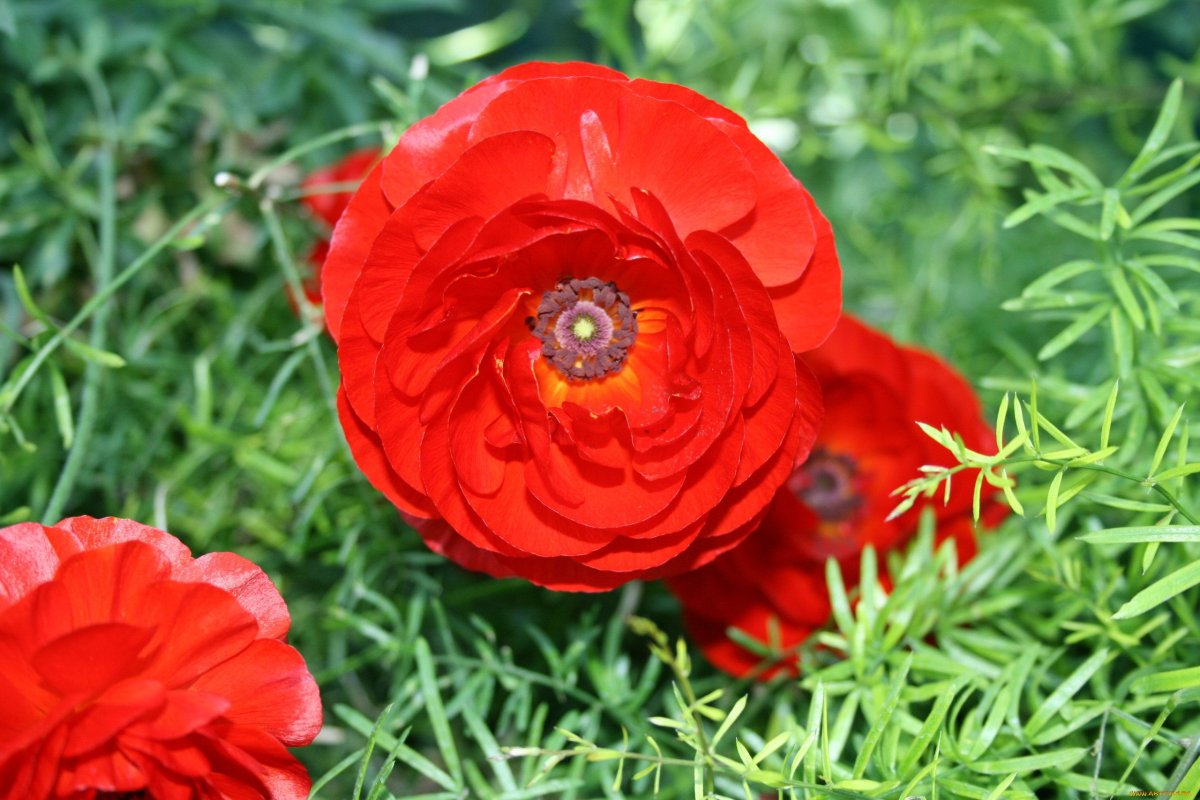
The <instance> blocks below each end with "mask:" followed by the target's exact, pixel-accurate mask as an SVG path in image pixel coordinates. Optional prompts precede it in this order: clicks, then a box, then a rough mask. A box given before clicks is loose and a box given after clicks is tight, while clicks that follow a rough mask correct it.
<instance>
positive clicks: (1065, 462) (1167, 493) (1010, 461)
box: [908, 455, 1200, 525]
mask: <svg viewBox="0 0 1200 800" xmlns="http://www.w3.org/2000/svg"><path fill="white" fill-rule="evenodd" d="M1072 460H1073V459H1062V458H1044V457H1042V456H1038V455H1032V456H1021V457H1020V458H1003V459H1000V460H999V461H990V462H987V463H978V464H955V465H954V466H953V467H950V468H948V469H946V470H943V471H942V472H940V473H933V474H935V475H937V476H938V480H937V482H938V483H941V481H942V480H944V478H945V476H946V475H957V474H958V473H960V472H963V471H964V470H968V469H985V468H988V467H1009V466H1013V465H1015V464H1033V463H1038V464H1051V465H1053V466H1056V467H1065V468H1067V469H1084V470H1088V471H1090V472H1101V473H1104V474H1105V475H1112V476H1113V477H1115V478H1122V479H1124V480H1127V481H1130V482H1131V483H1138V484H1141V485H1142V486H1145V487H1147V488H1149V489H1153V490H1154V491H1155V492H1157V493H1158V495H1159V496H1160V497H1162V499H1163V500H1165V501H1166V502H1167V503H1168V504H1170V505H1171V507H1172V508H1174V509H1175V510H1176V511H1178V512H1179V513H1180V514H1181V515H1182V516H1183V517H1184V518H1185V519H1186V520H1187V521H1188V522H1190V523H1192V524H1193V525H1200V517H1197V516H1196V515H1195V514H1193V513H1192V512H1191V511H1190V510H1189V509H1188V508H1187V506H1185V505H1183V503H1181V502H1180V501H1179V499H1178V498H1176V497H1175V495H1174V494H1172V493H1171V490H1169V489H1167V488H1166V487H1165V486H1163V485H1161V484H1158V483H1148V482H1147V481H1146V479H1145V478H1139V477H1137V476H1136V475H1131V474H1130V473H1128V472H1123V471H1122V470H1119V469H1114V468H1113V467H1106V466H1104V465H1103V464H1072V463H1071V461H1072ZM929 480H930V476H926V477H925V478H922V479H920V482H921V483H926V482H928V481H929ZM912 485H914V484H908V486H912Z"/></svg>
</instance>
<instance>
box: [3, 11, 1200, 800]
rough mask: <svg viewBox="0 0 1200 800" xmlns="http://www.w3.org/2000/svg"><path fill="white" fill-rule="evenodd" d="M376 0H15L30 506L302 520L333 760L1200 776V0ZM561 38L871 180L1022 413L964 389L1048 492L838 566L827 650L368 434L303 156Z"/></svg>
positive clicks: (450, 772) (583, 789) (518, 766)
mask: <svg viewBox="0 0 1200 800" xmlns="http://www.w3.org/2000/svg"><path fill="white" fill-rule="evenodd" d="M352 5H353V8H352V9H349V10H347V9H342V8H338V7H336V6H334V5H333V4H331V3H329V4H327V3H317V2H313V3H308V4H303V5H302V4H299V3H293V2H284V0H274V1H273V0H254V1H252V2H246V3H240V2H239V3H234V2H221V0H205V2H199V3H176V2H169V1H168V0H159V1H158V2H152V3H132V2H129V3H124V2H115V3H114V2H104V3H102V2H99V0H91V1H89V0H71V1H70V2H67V0H43V1H42V2H35V0H0V96H2V97H3V98H4V99H5V102H4V103H3V104H0V264H3V265H4V270H3V272H0V321H2V323H3V327H2V328H0V333H2V334H3V335H0V429H2V430H3V433H2V434H0V521H3V522H5V523H7V522H13V521H17V520H24V519H43V520H47V521H53V520H55V519H57V518H58V517H60V516H62V515H66V514H76V513H89V514H93V515H106V514H113V515H118V516H126V517H133V518H136V519H139V520H141V521H144V522H146V523H149V524H154V525H157V526H159V527H163V528H166V529H168V530H170V531H172V532H174V533H175V534H177V535H179V536H180V537H181V538H183V539H184V541H185V542H187V543H188V544H189V546H191V547H192V548H193V549H194V550H196V551H209V550H222V549H232V550H236V551H237V552H239V553H242V554H244V555H246V556H247V557H249V558H252V559H254V560H256V561H258V562H259V563H261V564H263V565H264V567H265V568H266V569H267V570H268V571H269V572H270V574H271V575H272V577H273V578H274V579H275V580H276V581H277V583H278V584H279V586H280V588H281V590H282V591H283V593H284V595H285V597H286V598H287V600H288V602H289V605H290V607H291V609H292V614H293V620H294V624H293V633H292V641H293V642H294V643H295V644H296V645H297V646H298V647H299V648H300V649H301V651H302V652H303V653H304V654H305V656H306V658H307V659H308V662H309V664H310V667H311V668H312V670H313V672H314V674H316V675H317V677H318V680H319V681H320V683H321V686H322V691H323V696H324V699H325V705H326V729H325V732H324V734H323V735H322V737H321V739H320V740H319V741H318V742H317V743H316V744H314V745H313V746H311V747H309V748H307V749H305V750H303V751H301V753H300V757H301V758H302V759H303V760H304V761H305V762H306V763H307V764H308V765H309V767H310V769H311V771H312V773H313V775H314V777H315V778H317V779H318V790H317V792H316V796H317V797H324V798H328V799H329V800H342V798H347V797H354V798H371V799H372V800H378V799H380V798H389V797H396V798H407V797H414V796H428V797H447V798H449V797H466V796H469V797H481V798H492V797H495V798H509V800H516V798H526V797H550V798H559V797H562V798H595V797H647V796H650V795H652V794H653V793H655V792H658V793H659V794H660V796H662V797H664V798H691V797H703V796H705V795H711V796H718V797H755V796H760V795H763V794H766V795H767V796H775V795H776V794H778V795H779V796H781V797H785V798H790V797H793V796H795V797H808V798H818V797H838V798H857V797H886V798H903V797H907V796H923V797H931V798H932V797H944V798H980V799H982V798H994V797H1001V796H1004V797H1015V798H1020V797H1034V796H1036V797H1079V798H1085V797H1086V798H1092V797H1109V796H1119V795H1122V794H1128V793H1129V792H1131V791H1134V790H1147V791H1171V790H1176V791H1193V792H1194V791H1196V790H1197V788H1198V787H1200V766H1197V764H1200V762H1198V761H1197V753H1198V752H1200V714H1197V703H1198V701H1200V674H1198V673H1197V671H1196V665H1197V664H1198V663H1200V619H1198V615H1197V606H1198V601H1200V590H1198V589H1197V588H1196V585H1197V583H1198V582H1200V573H1197V568H1196V565H1197V563H1200V562H1198V561H1197V559H1198V558H1200V522H1198V521H1197V517H1198V516H1200V500H1198V499H1197V493H1196V490H1195V483H1196V481H1197V480H1200V475H1198V474H1197V473H1200V468H1198V467H1197V462H1200V454H1198V448H1197V446H1196V444H1195V442H1194V441H1193V436H1192V434H1191V432H1190V428H1191V426H1192V423H1197V425H1200V412H1198V411H1197V408H1198V404H1197V402H1196V401H1197V397H1196V395H1197V393H1198V392H1200V377H1198V376H1200V371H1198V370H1197V365H1198V364H1200V323H1198V322H1197V320H1200V292H1198V289H1200V278H1198V277H1197V273H1200V219H1198V218H1197V217H1198V209H1197V206H1198V199H1197V198H1200V193H1198V191H1197V188H1196V187H1197V185H1200V171H1198V167H1200V158H1198V156H1197V154H1198V153H1200V146H1198V145H1197V143H1196V125H1197V120H1198V119H1200V116H1198V109H1200V93H1198V91H1200V90H1198V88H1197V87H1200V56H1198V48H1200V11H1198V10H1197V9H1196V7H1195V5H1194V4H1192V3H1189V2H1186V1H1185V0H1178V1H1177V2H1169V1H1168V0H1095V1H1094V2H1085V0H1047V2H1022V1H1021V0H991V2H979V1H976V0H950V2H934V0H901V2H888V1H887V0H853V2H818V0H768V1H767V2H761V3H739V2H733V0H707V1H705V2H701V0H673V1H672V2H668V1H667V0H637V1H636V2H629V0H626V1H625V2H602V1H601V0H585V1H584V2H580V3H577V4H576V3H567V2H549V0H546V1H545V2H537V1H536V0H530V2H524V3H519V4H517V5H515V6H512V7H511V8H509V7H501V5H500V4H494V5H493V4H467V3H456V2H451V1H450V0H445V1H441V2H439V0H423V1H417V0H397V1H394V2H393V1H391V0H362V2H358V3H354V4H352ZM489 7H491V10H490V11H489V10H488V9H489ZM418 55H422V56H423V57H424V58H425V59H427V63H428V64H429V69H428V71H427V74H426V71H425V70H424V69H422V68H421V64H422V63H426V62H423V61H421V60H420V59H418V61H417V62H416V64H417V68H416V69H414V68H413V64H414V57H416V56H418ZM532 58H551V59H564V58H583V59H589V60H599V61H604V62H607V63H613V64H615V65H617V66H619V67H622V68H624V69H626V70H628V71H630V72H632V73H636V74H638V75H642V76H646V77H651V78H656V79H661V80H670V81H675V82H680V83H685V84H687V85H689V86H692V87H693V88H695V89H697V90H699V91H702V92H704V93H706V94H709V95H710V96H712V97H714V98H715V99H717V100H719V101H721V102H723V103H726V104H727V105H729V106H730V107H732V108H734V109H735V110H737V111H738V112H739V113H742V114H743V115H745V116H746V117H747V118H748V119H749V121H750V123H751V125H752V126H754V127H755V129H756V130H758V131H760V133H761V134H762V135H763V136H764V138H765V139H767V141H768V142H769V143H771V144H772V145H774V146H776V147H777V149H778V150H779V151H780V152H781V154H782V155H783V157H784V158H785V160H786V161H787V163H788V164H789V165H790V166H791V167H792V168H793V170H794V171H795V173H796V174H797V175H798V176H799V177H800V178H801V179H802V180H803V181H804V183H805V185H806V186H807V187H808V188H809V189H810V190H811V191H812V192H813V194H814V196H815V197H816V198H817V200H818V202H819V203H820V204H821V207H822V208H823V209H824V211H825V212H826V214H827V215H828V216H829V217H830V219H831V220H832V222H833V224H834V227H835V231H836V232H837V236H838V242H839V250H840V253H841V257H842V263H843V266H844V269H845V274H846V289H847V305H848V307H849V308H850V309H853V310H854V311H856V312H857V313H859V314H860V315H862V316H864V317H866V318H867V319H869V320H870V321H872V322H874V323H876V324H879V325H881V326H883V327H885V328H886V329H888V330H889V331H891V332H892V333H894V334H896V335H897V336H898V337H900V338H901V339H903V340H906V341H915V342H919V343H921V344H923V345H924V346H927V347H930V348H933V349H935V350H938V351H939V352H942V353H943V354H945V355H947V356H948V357H949V358H951V359H952V360H953V361H954V362H955V363H956V364H957V365H958V366H959V367H960V368H961V369H962V370H963V371H964V372H965V373H966V374H968V375H969V376H970V377H971V378H972V380H973V382H974V383H975V384H976V385H977V386H980V387H982V391H983V396H984V399H985V403H986V405H987V406H988V408H989V409H990V410H989V413H992V414H996V418H997V420H998V422H997V429H998V434H999V435H1000V436H1001V439H1002V440H1003V441H1004V442H1006V443H1008V444H1009V445H1010V450H1009V451H1008V452H1006V453H1005V454H1004V456H1003V457H1002V458H1001V459H996V460H990V461H989V460H987V459H984V458H983V457H981V456H978V454H972V453H969V452H964V451H962V450H961V448H960V447H959V446H958V445H957V444H956V442H955V441H954V439H953V437H952V436H943V435H942V434H941V432H937V431H932V432H931V433H932V434H933V435H935V437H937V438H942V439H943V441H944V443H945V444H946V445H947V446H948V447H949V448H950V449H951V450H952V451H953V452H956V453H957V455H958V457H959V459H960V460H961V461H962V462H963V463H964V464H967V465H976V466H980V465H982V466H986V467H989V468H990V469H991V471H992V473H993V474H994V475H995V476H996V477H995V480H996V481H997V482H999V483H1007V480H1006V478H1005V477H1004V476H1006V475H1007V476H1009V477H1011V478H1013V479H1015V483H1014V484H1013V485H1011V486H1010V487H1009V489H1010V494H1009V497H1010V502H1012V503H1013V504H1014V507H1018V506H1019V507H1020V509H1021V510H1022V511H1023V512H1024V514H1023V515H1021V516H1019V515H1014V516H1013V517H1012V518H1011V519H1010V520H1009V521H1008V522H1007V523H1006V524H1005V525H1004V526H1002V527H1001V528H1000V529H998V530H997V531H995V532H993V533H991V534H989V535H987V536H986V537H985V541H984V543H983V548H982V552H981V554H980V555H979V556H978V557H977V558H976V559H975V560H974V561H972V562H971V563H970V564H968V565H965V566H963V567H959V565H957V564H955V563H954V560H953V557H952V555H951V554H950V553H949V552H947V551H940V552H935V551H934V550H933V548H932V546H931V544H930V542H931V541H932V536H931V535H930V533H931V532H930V531H928V530H926V531H925V533H924V534H923V535H922V536H921V537H920V538H919V539H918V541H917V542H916V544H914V546H913V547H912V548H911V550H910V551H909V552H907V553H905V554H889V555H888V556H887V558H888V559H889V560H890V561H891V562H893V563H891V564H890V574H891V575H893V576H898V577H897V579H896V585H895V587H894V589H893V591H892V593H891V594H890V595H887V596H886V597H885V596H884V594H883V593H882V592H881V591H880V590H879V588H878V587H877V586H875V585H874V584H873V582H872V581H871V580H866V581H864V583H863V585H862V586H860V587H858V588H853V587H852V588H851V589H850V590H849V594H848V595H847V594H844V593H839V591H838V590H837V589H836V588H835V589H834V596H833V600H834V605H835V608H836V609H838V613H837V614H836V619H835V621H834V623H833V624H831V625H830V626H829V627H828V628H827V629H826V630H824V631H822V632H821V633H819V634H818V635H817V637H816V638H815V641H814V642H813V643H812V644H810V645H808V646H805V647H804V648H803V649H802V650H801V658H802V660H803V664H804V671H803V675H802V676H801V678H800V679H799V680H785V679H777V680H776V681H775V682H772V683H770V684H768V685H765V686H762V685H758V684H752V683H750V682H747V681H732V680H730V679H728V678H727V677H724V676H722V675H720V674H718V673H716V672H715V671H714V670H712V669H711V668H710V667H708V666H707V665H705V664H704V663H703V661H702V659H701V657H700V656H699V654H698V653H689V652H688V651H687V649H686V647H678V646H677V642H678V638H679V636H680V635H681V625H680V622H679V616H678V609H677V608H676V606H675V604H674V602H673V601H672V599H671V598H670V597H669V595H667V594H666V592H665V591H664V590H663V589H662V588H661V587H659V586H657V585H631V586H629V587H626V588H625V589H623V590H620V591H618V592H614V593H611V594H609V595H605V596H599V597H592V596H589V597H580V596H555V597H553V598H550V597H548V595H547V594H546V593H545V592H543V591H541V590H538V589H534V588H532V587H529V586H527V585H524V584H522V583H519V582H516V581H493V580H489V579H485V578H483V577H481V576H475V575H470V574H467V573H465V572H463V571H461V570H459V569H457V568H456V567H454V566H453V565H450V564H448V563H446V562H444V561H443V560H442V559H440V558H438V557H436V556H434V555H432V554H431V553H429V552H428V551H427V550H426V549H425V548H424V546H423V545H422V544H421V543H420V541H419V539H418V537H417V536H416V535H415V534H413V533H412V532H410V531H406V530H405V528H404V527H403V525H402V524H401V523H400V521H399V520H398V519H397V518H396V515H395V513H394V511H393V509H392V508H391V506H390V505H389V504H388V503H387V502H386V501H385V500H383V498H382V497H381V496H379V495H378V494H377V493H376V492H374V491H373V490H372V489H371V488H370V487H369V486H368V485H367V484H366V482H365V481H364V480H363V478H362V477H361V475H360V474H359V472H358V470H357V468H356V467H355V466H354V464H353V462H352V461H351V459H350V458H349V456H348V454H347V451H346V448H345V445H344V442H343V440H342V438H341V434H340V431H339V428H338V426H337V423H336V419H335V417H334V415H333V413H332V390H333V387H335V386H336V384H337V380H338V378H337V375H336V359H335V355H334V350H333V347H332V344H331V343H330V342H329V341H328V340H327V338H326V337H325V336H324V335H323V334H322V333H321V330H320V327H319V323H318V322H315V321H312V319H311V318H310V317H305V316H304V315H303V314H302V315H301V316H299V317H298V316H297V315H296V314H295V313H293V311H292V309H291V308H290V307H289V304H288V300H287V293H286V291H285V287H286V286H289V285H290V286H293V287H294V286H295V285H296V284H297V281H298V279H299V275H300V272H299V271H300V270H302V269H304V265H303V263H302V259H303V254H304V253H305V252H306V251H307V248H308V246H309V244H310V243H311V241H312V240H313V238H314V237H315V235H317V229H316V228H315V226H314V225H313V223H312V222H311V221H310V220H308V219H307V218H306V216H305V215H304V213H303V212H302V210H301V209H300V207H299V203H298V202H297V198H298V184H299V180H300V178H301V177H302V175H303V173H304V171H305V170H307V169H309V168H312V167H314V166H316V165H319V164H322V163H326V162H328V161H331V160H333V159H335V158H336V157H337V156H339V155H340V154H342V153H344V152H346V151H347V150H348V149H349V148H351V147H353V146H358V145H363V144H371V143H376V144H378V143H385V142H386V141H388V140H389V139H391V138H394V137H395V136H396V135H398V134H399V132H401V131H402V130H403V129H404V127H405V126H407V125H408V124H411V123H412V122H413V121H414V120H416V119H418V118H420V117H421V116H423V115H425V114H427V113H429V112H430V111H432V110H433V109H434V108H435V107H436V106H437V105H438V104H439V103H440V102H441V101H443V100H445V99H447V98H449V97H451V96H453V95H454V94H455V93H457V92H458V91H460V90H461V89H462V88H464V87H465V86H467V85H469V84H470V83H472V82H473V81H474V80H476V79H478V78H480V77H482V76H483V75H486V74H489V73H491V72H493V71H495V70H496V69H498V68H499V67H501V66H504V65H506V64H509V63H515V62H517V61H521V60H526V59H532ZM233 65H236V70H234V68H233ZM1176 78H1181V79H1182V83H1173V81H1174V80H1175V79H1176ZM221 172H226V173H229V174H230V175H231V176H233V179H232V180H228V179H226V180H223V181H222V182H221V184H222V185H220V186H218V185H217V184H216V183H214V178H215V177H216V176H217V175H218V174H219V173H221ZM18 264H19V265H20V272H18V271H17V270H16V269H15V265H18ZM9 265H13V267H14V268H12V269H9ZM1001 409H1003V412H1002V413H997V412H1000V410H1001ZM985 462H986V463H985ZM913 477H914V479H916V478H918V477H919V476H913ZM943 477H944V476H942V475H938V474H930V475H927V476H925V478H924V482H923V483H915V484H913V485H911V487H910V491H912V492H921V491H940V488H939V485H938V484H939V482H940V480H941V479H942V478H943ZM969 490H970V487H969V486H967V485H965V484H964V485H957V484H956V486H955V491H969ZM899 500H900V498H898V501H899ZM864 558H865V559H866V561H865V563H864V569H863V573H864V575H868V576H869V575H873V574H877V572H878V569H877V567H878V565H877V564H876V562H875V559H876V556H875V555H874V554H873V553H868V554H865V555H864ZM834 578H835V579H834V580H832V581H831V585H832V586H834V587H838V586H840V581H838V580H837V579H836V578H837V576H836V575H835V576H834ZM633 617H636V618H637V620H640V621H633V622H630V621H629V620H630V619H631V618H633ZM649 620H653V622H649ZM631 627H632V629H631ZM762 651H763V652H764V653H767V654H768V657H772V655H773V656H774V657H779V656H782V655H784V654H779V653H775V654H771V650H770V647H769V646H762ZM838 654H844V657H841V656H839V655H838Z"/></svg>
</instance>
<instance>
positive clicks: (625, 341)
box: [529, 277, 638, 380]
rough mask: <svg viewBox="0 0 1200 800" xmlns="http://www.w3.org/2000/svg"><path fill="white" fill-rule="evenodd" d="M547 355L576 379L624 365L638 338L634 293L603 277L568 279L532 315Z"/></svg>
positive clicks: (545, 296) (532, 324)
mask: <svg viewBox="0 0 1200 800" xmlns="http://www.w3.org/2000/svg"><path fill="white" fill-rule="evenodd" d="M529 325H530V329H531V330H532V331H533V335H534V336H536V337H537V338H538V340H540V341H541V343H542V355H543V356H544V357H545V358H546V360H547V361H549V362H550V363H551V364H553V365H554V367H555V369H557V370H558V371H559V372H561V373H562V374H563V375H564V376H566V377H567V378H570V379H572V380H593V379H596V378H603V377H605V376H606V375H611V374H613V373H615V372H617V371H618V370H620V369H621V367H622V365H624V363H625V359H626V358H627V357H628V355H629V348H630V347H632V346H633V343H634V342H635V341H636V340H637V331H638V325H637V313H636V312H634V311H633V309H632V308H630V304H629V295H627V294H625V293H624V292H622V291H619V290H618V289H617V286H616V284H615V283H612V282H606V281H602V280H600V279H599V278H594V277H593V278H582V279H581V278H564V279H563V280H561V281H559V282H558V283H557V284H555V286H554V288H553V289H551V290H550V291H548V292H546V293H545V294H543V295H542V301H541V302H540V303H538V308H537V317H536V318H534V317H531V318H530V319H529Z"/></svg>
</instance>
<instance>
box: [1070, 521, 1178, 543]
mask: <svg viewBox="0 0 1200 800" xmlns="http://www.w3.org/2000/svg"><path fill="white" fill-rule="evenodd" d="M1075 538H1077V539H1079V541H1081V542H1089V543H1091V544H1140V543H1142V542H1200V525H1154V526H1134V527H1128V528H1105V529H1104V530H1102V531H1092V532H1090V533H1085V534H1082V535H1080V536H1077V537H1075Z"/></svg>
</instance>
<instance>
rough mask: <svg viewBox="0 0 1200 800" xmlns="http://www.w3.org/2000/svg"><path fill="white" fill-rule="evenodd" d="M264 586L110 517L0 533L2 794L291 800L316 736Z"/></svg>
mask: <svg viewBox="0 0 1200 800" xmlns="http://www.w3.org/2000/svg"><path fill="white" fill-rule="evenodd" d="M289 624H290V619H289V617H288V611H287V606H285V605H284V602H283V598H281V597H280V596H279V592H278V591H276V589H275V587H274V586H273V585H272V584H271V581H270V579H269V578H268V577H267V576H266V574H264V573H263V571H262V570H260V569H259V568H258V567H256V566H255V565H254V564H251V563H250V562H249V561H246V560H245V559H244V558H241V557H240V556H237V555H234V554H232V553H210V554H209V555H206V556H204V557H202V558H198V559H193V558H192V557H191V555H190V553H189V552H188V549H187V548H186V547H185V546H184V545H183V543H182V542H180V541H179V540H178V539H176V538H175V537H173V536H171V535H170V534H168V533H164V532H162V531H159V530H155V529H154V528H150V527H147V526H145V525H141V524H139V523H137V522H132V521H130V520H123V519H112V518H110V519H101V520H96V519H91V518H90V517H75V518H73V519H67V520H63V521H62V522H60V523H59V524H58V525H55V526H53V527H45V526H42V525H37V524H35V523H25V524H21V525H14V526H12V527H9V528H4V529H0V708H3V709H4V712H3V714H0V798H2V799H3V800H50V798H54V799H55V800H59V799H62V800H66V798H71V800H99V799H100V798H116V797H128V798H131V799H132V798H135V797H136V798H141V797H153V798H154V800H192V798H199V797H205V798H230V799H232V798H238V800H268V799H269V800H303V798H305V797H307V796H308V790H309V785H310V781H309V778H308V775H307V773H306V772H305V771H304V768H303V767H302V766H301V765H300V764H299V762H297V761H296V760H295V759H294V758H293V757H292V756H291V754H290V753H288V751H287V749H286V747H285V745H286V746H297V745H304V744H308V743H309V742H310V741H312V739H313V737H314V736H316V734H317V731H318V730H319V729H320V727H321V700H320V697H319V695H318V693H317V686H316V683H315V682H314V681H313V678H312V676H311V675H310V674H309V673H308V670H307V668H306V667H305V665H304V659H303V658H302V657H301V656H300V654H299V653H298V652H296V650H294V649H293V648H292V647H289V646H288V645H287V644H285V643H284V641H283V640H284V636H285V634H286V633H287V630H288V626H289Z"/></svg>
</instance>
